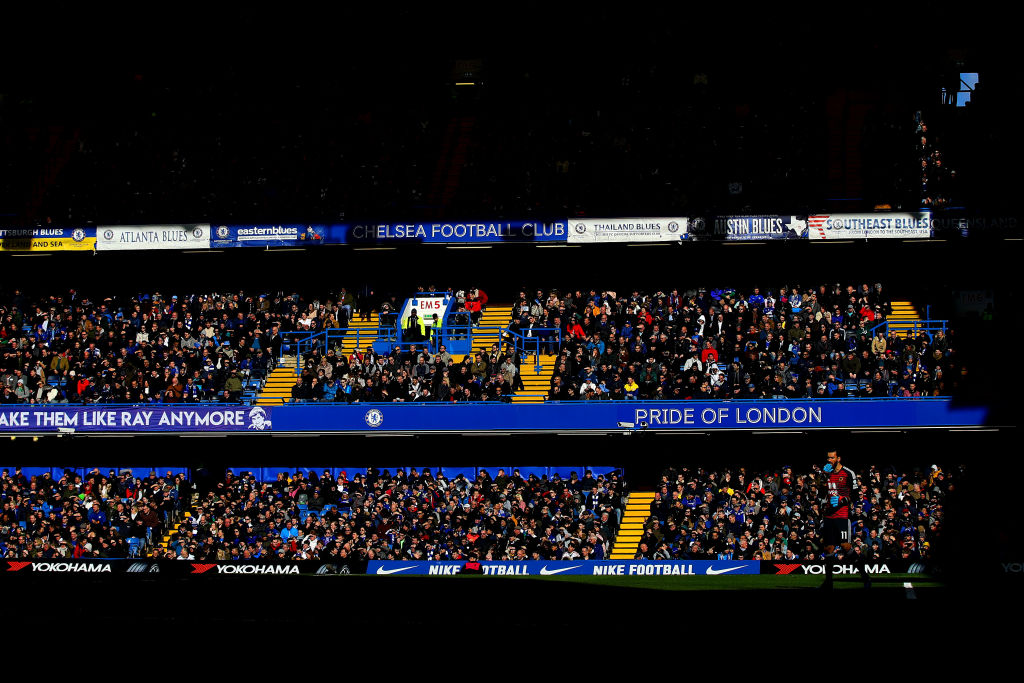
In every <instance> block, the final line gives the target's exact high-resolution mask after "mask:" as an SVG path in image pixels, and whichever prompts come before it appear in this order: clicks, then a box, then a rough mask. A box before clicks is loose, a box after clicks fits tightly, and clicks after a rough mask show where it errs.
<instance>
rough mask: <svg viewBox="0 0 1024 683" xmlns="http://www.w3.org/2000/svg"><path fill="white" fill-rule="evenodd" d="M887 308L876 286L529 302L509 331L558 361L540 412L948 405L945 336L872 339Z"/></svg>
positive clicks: (950, 350) (552, 297)
mask: <svg viewBox="0 0 1024 683" xmlns="http://www.w3.org/2000/svg"><path fill="white" fill-rule="evenodd" d="M890 307H891V303H890V299H889V295H888V292H887V291H885V290H884V289H883V287H882V285H881V284H879V283H876V284H875V285H874V286H870V285H868V284H861V285H859V286H856V285H847V286H846V287H843V286H841V285H839V284H834V285H820V286H818V287H813V288H801V287H782V288H779V289H765V290H764V291H762V290H761V289H759V288H757V287H754V288H752V289H749V290H746V291H739V290H736V289H727V288H722V289H712V290H708V289H705V288H699V289H690V290H688V291H687V290H680V289H672V290H670V291H669V292H668V293H666V292H664V291H657V292H654V293H653V294H650V293H644V292H640V291H639V290H634V291H633V292H632V293H630V294H623V293H617V292H614V291H607V290H605V291H600V292H599V291H597V290H589V292H584V291H581V290H576V291H571V290H551V291H550V292H548V293H547V294H545V293H544V292H543V290H537V291H536V293H535V294H534V295H533V296H530V295H528V294H527V293H526V292H522V293H521V294H520V297H519V301H518V303H517V304H516V307H515V309H514V311H513V316H514V321H513V323H512V325H511V327H510V329H512V330H515V331H516V332H517V333H518V334H521V335H524V336H526V337H527V338H532V339H536V340H537V343H538V344H539V346H540V348H541V350H542V351H544V352H546V353H548V354H557V355H558V357H557V360H556V364H555V371H554V374H553V375H552V378H551V388H550V391H549V393H548V398H549V399H550V400H559V401H563V400H577V399H597V400H599V399H625V400H630V399H654V400H659V399H670V400H678V399H727V398H739V399H743V398H750V399H756V398H849V397H869V398H870V397H888V396H939V395H950V394H951V393H952V392H953V391H954V389H955V388H956V386H957V383H958V381H959V379H960V377H961V373H962V368H961V366H960V364H959V360H958V357H957V355H956V350H955V348H954V345H953V341H952V339H951V337H950V335H947V334H946V333H945V332H938V333H936V334H935V335H934V336H930V335H929V334H926V333H923V332H922V333H921V334H920V335H919V336H916V337H914V336H911V337H904V336H899V335H898V334H896V333H895V332H892V331H890V333H889V334H888V335H886V334H883V332H882V330H881V329H879V330H876V331H874V332H872V328H873V327H876V326H878V325H879V324H881V323H882V322H884V321H885V320H886V318H887V316H888V315H889V313H890ZM552 330H558V331H559V332H558V333H556V332H553V331H552Z"/></svg>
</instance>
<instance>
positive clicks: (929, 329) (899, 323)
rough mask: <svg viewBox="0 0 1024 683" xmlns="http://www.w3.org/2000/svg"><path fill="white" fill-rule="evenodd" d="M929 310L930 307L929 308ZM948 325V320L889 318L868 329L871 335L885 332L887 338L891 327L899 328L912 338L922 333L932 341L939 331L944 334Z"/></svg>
mask: <svg viewBox="0 0 1024 683" xmlns="http://www.w3.org/2000/svg"><path fill="white" fill-rule="evenodd" d="M929 308H930V307H929ZM948 323H949V321H948V320H930V319H928V320H898V319H893V318H889V319H888V320H885V321H883V322H881V323H879V324H877V325H875V326H874V327H872V328H871V329H870V332H871V335H872V336H874V334H875V333H876V332H877V331H878V330H882V331H884V332H885V336H889V331H890V329H891V327H898V328H900V331H901V332H910V333H912V334H913V335H914V336H917V335H919V334H921V333H922V332H923V333H924V334H926V335H928V339H929V340H931V339H932V335H933V334H934V333H936V332H939V331H941V332H942V333H943V334H946V325H947V324H948Z"/></svg>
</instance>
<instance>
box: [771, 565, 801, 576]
mask: <svg viewBox="0 0 1024 683" xmlns="http://www.w3.org/2000/svg"><path fill="white" fill-rule="evenodd" d="M800 566H801V565H799V564H776V565H775V573H776V574H792V573H793V572H795V571H796V570H797V569H799V568H800Z"/></svg>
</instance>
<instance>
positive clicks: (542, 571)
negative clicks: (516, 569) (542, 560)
mask: <svg viewBox="0 0 1024 683" xmlns="http://www.w3.org/2000/svg"><path fill="white" fill-rule="evenodd" d="M582 566H583V565H582V564H577V565H573V566H572V567H562V568H560V569H548V567H547V565H544V566H543V567H541V568H540V575H541V576H551V575H552V574H561V573H562V572H567V571H569V570H570V569H579V568H580V567H582Z"/></svg>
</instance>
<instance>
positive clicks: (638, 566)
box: [366, 560, 761, 577]
mask: <svg viewBox="0 0 1024 683" xmlns="http://www.w3.org/2000/svg"><path fill="white" fill-rule="evenodd" d="M479 564H480V570H481V571H480V572H478V573H482V574H483V575H484V576H666V577H668V576H723V575H737V574H760V573H761V566H760V563H759V562H757V561H754V560H751V561H749V562H741V561H735V560H665V561H659V562H652V561H644V560H626V561H617V560H577V561H564V560H557V561H551V562H545V561H537V560H521V561H513V562H480V563H479ZM465 567H466V563H465V561H445V560H438V561H429V562H427V561H424V562H403V561H384V560H374V561H371V562H370V563H369V565H368V566H367V568H366V573H367V574H375V575H378V576H390V575H403V574H404V575H427V576H454V575H456V574H462V573H464V571H463V570H464V569H465ZM474 573H477V572H474Z"/></svg>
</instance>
